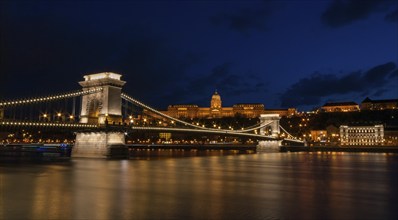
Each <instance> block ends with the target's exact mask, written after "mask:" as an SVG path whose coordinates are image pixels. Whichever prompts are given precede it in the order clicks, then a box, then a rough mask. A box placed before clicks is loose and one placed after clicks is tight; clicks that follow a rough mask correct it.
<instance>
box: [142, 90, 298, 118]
mask: <svg viewBox="0 0 398 220" xmlns="http://www.w3.org/2000/svg"><path fill="white" fill-rule="evenodd" d="M146 113H147V114H148V113H149V112H146ZM162 113H164V114H167V115H169V116H171V117H175V118H223V117H235V116H241V117H245V118H258V117H260V115H261V114H267V113H279V115H280V116H288V115H294V114H295V113H296V109H295V108H289V109H267V110H266V109H265V108H264V104H261V103H248V104H235V105H233V106H232V107H222V101H221V96H220V94H218V92H217V91H215V92H214V94H213V96H212V97H211V101H210V107H199V106H198V105H169V106H168V108H167V111H162Z"/></svg>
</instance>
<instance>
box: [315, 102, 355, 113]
mask: <svg viewBox="0 0 398 220" xmlns="http://www.w3.org/2000/svg"><path fill="white" fill-rule="evenodd" d="M321 110H323V111H325V112H355V111H359V105H358V104H357V103H355V102H328V103H326V104H324V105H323V106H322V107H321Z"/></svg>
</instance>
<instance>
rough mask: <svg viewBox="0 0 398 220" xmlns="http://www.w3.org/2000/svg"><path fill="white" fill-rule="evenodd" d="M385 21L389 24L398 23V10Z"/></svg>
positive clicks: (387, 16)
mask: <svg viewBox="0 0 398 220" xmlns="http://www.w3.org/2000/svg"><path fill="white" fill-rule="evenodd" d="M384 19H385V20H386V21H389V22H398V9H396V10H395V11H393V12H391V13H389V14H387V15H386V17H385V18H384Z"/></svg>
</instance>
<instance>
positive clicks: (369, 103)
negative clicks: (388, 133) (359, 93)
mask: <svg viewBox="0 0 398 220" xmlns="http://www.w3.org/2000/svg"><path fill="white" fill-rule="evenodd" d="M386 109H398V99H384V100H371V99H370V98H368V97H367V98H366V99H365V100H363V101H362V102H361V110H386Z"/></svg>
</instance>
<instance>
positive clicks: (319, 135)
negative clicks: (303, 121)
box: [310, 130, 327, 142]
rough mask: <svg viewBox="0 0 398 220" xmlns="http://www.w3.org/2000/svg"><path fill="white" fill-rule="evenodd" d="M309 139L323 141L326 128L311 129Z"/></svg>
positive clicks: (325, 135)
mask: <svg viewBox="0 0 398 220" xmlns="http://www.w3.org/2000/svg"><path fill="white" fill-rule="evenodd" d="M310 132H311V135H310V137H311V140H312V141H314V142H321V141H322V142H325V141H326V140H327V131H326V130H311V131H310Z"/></svg>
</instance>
